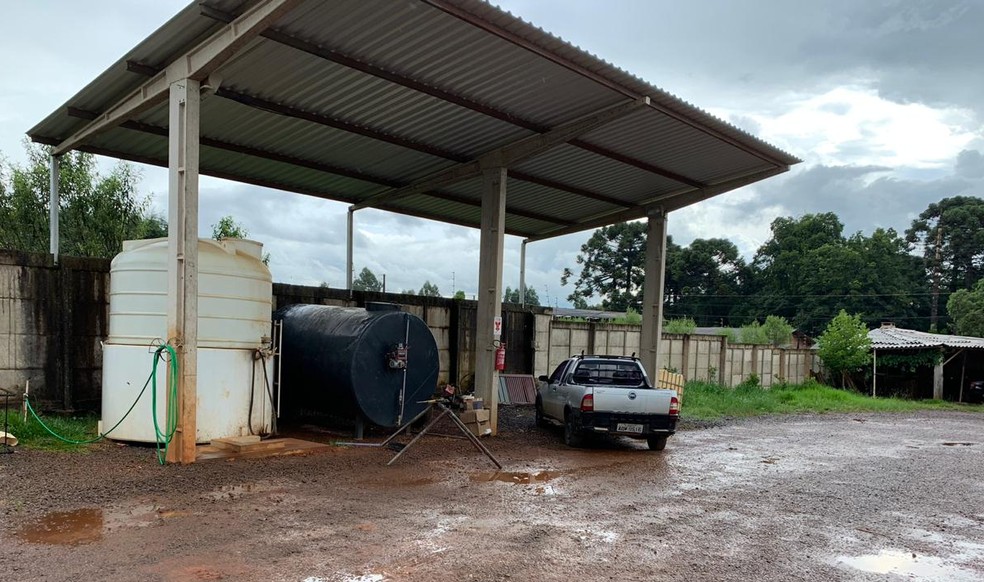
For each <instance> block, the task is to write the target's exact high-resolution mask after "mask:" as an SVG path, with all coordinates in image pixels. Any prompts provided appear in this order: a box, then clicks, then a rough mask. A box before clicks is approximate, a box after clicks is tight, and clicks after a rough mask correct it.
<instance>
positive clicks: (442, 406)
mask: <svg viewBox="0 0 984 582" xmlns="http://www.w3.org/2000/svg"><path fill="white" fill-rule="evenodd" d="M427 403H428V404H430V408H431V409H438V410H440V411H441V413H440V414H438V415H437V416H436V417H435V418H434V420H432V421H430V422H429V423H427V426H425V427H424V429H423V430H422V431H420V432H419V433H417V436H415V437H413V439H411V440H410V442H409V443H407V444H406V446H405V447H403V448H402V449H400V452H398V453H396V454H395V455H393V458H392V459H390V460H389V462H388V463H386V465H387V466H389V465H392V464H393V463H394V462H395V461H396V460H397V459H399V458H400V456H401V455H403V453H405V452H407V449H409V448H410V447H412V446H413V445H414V443H416V442H417V441H418V440H420V437H422V436H424V435H425V434H427V431H429V430H430V429H431V428H433V427H434V425H435V424H437V422H438V421H439V420H441V419H442V418H444V417H445V416H449V417H450V418H451V420H452V421H453V422H454V424H455V426H457V427H458V429H459V430H461V432H462V433H463V434H464V435H465V437H466V438H467V439H468V440H469V441H471V444H472V445H474V446H475V448H476V449H478V450H479V451H481V452H482V453H483V454H484V455H485V456H486V457H488V458H489V460H490V461H492V464H493V465H495V466H496V467H498V468H499V469H502V463H500V462H499V460H498V459H496V458H495V455H493V454H492V451H490V450H489V449H488V447H486V446H485V445H484V444H482V441H480V440H479V439H478V437H477V436H475V435H474V434H472V431H470V430H468V427H467V426H465V423H463V422H461V419H460V418H458V415H457V414H455V413H454V411H452V410H451V409H450V408H448V406H447V404H446V403H445V401H444V400H428V401H427ZM421 416H422V415H421ZM418 418H419V417H418ZM410 424H412V423H408V424H407V425H406V426H410ZM403 428H405V427H401V428H400V430H398V431H397V432H396V433H394V434H393V435H392V436H390V437H389V438H388V439H386V441H383V444H386V443H388V442H389V441H391V440H392V439H393V437H395V436H396V435H397V434H399V433H400V432H402V431H403Z"/></svg>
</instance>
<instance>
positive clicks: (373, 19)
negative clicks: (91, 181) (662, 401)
mask: <svg viewBox="0 0 984 582" xmlns="http://www.w3.org/2000/svg"><path fill="white" fill-rule="evenodd" d="M29 135H30V137H31V138H32V139H33V140H34V141H36V142H39V143H43V144H48V145H50V146H52V155H53V158H52V175H53V177H54V176H56V175H57V171H58V161H57V160H58V156H60V155H61V154H64V153H65V152H67V151H70V150H82V151H88V152H92V153H96V154H102V155H108V156H112V157H117V158H122V159H126V160H132V161H137V162H143V163H149V164H155V165H160V166H166V167H169V168H170V197H169V218H170V220H169V224H170V225H171V227H172V228H171V229H170V233H169V236H170V238H171V243H172V245H171V252H172V261H171V263H170V264H171V268H172V272H171V284H172V288H171V289H170V290H169V292H170V293H171V303H169V305H171V314H170V317H169V330H168V333H169V338H176V339H177V340H179V341H182V342H183V343H184V347H185V349H186V350H191V348H192V347H193V346H194V345H195V341H194V340H195V337H196V336H195V333H196V331H195V330H196V325H197V324H196V322H195V317H194V315H195V313H196V311H197V307H196V305H197V303H196V302H197V288H196V287H195V285H196V282H195V273H196V268H197V267H196V261H197V207H198V173H199V172H200V173H201V174H206V175H211V176H216V177H220V178H226V179H230V180H235V181H238V182H244V183H248V184H255V185H259V186H265V187H271V188H276V189H279V190H285V191H290V192H297V193H301V194H307V195H311V196H316V197H320V198H326V199H330V200H337V201H342V202H346V203H349V204H350V205H351V207H350V212H351V211H355V210H357V209H360V208H367V207H375V208H380V209H384V210H388V211H393V212H398V213H403V214H408V215H412V216H418V217H422V218H427V219H433V220H439V221H443V222H448V223H453V224H458V225H464V226H470V227H476V228H481V229H482V259H481V269H480V275H479V290H480V294H479V297H478V299H479V313H478V320H479V329H478V334H479V337H484V335H483V334H486V333H487V335H488V336H489V337H491V336H492V329H493V319H494V317H495V316H496V315H498V314H499V312H500V309H501V305H500V303H501V280H502V244H503V238H502V237H503V234H513V235H517V236H521V237H524V238H525V239H526V240H525V241H524V244H523V251H524V259H525V249H526V243H527V242H531V241H535V240H542V239H545V238H550V237H554V236H559V235H563V234H569V233H573V232H578V231H581V230H586V229H591V228H597V227H600V226H605V225H608V224H613V223H617V222H624V221H627V220H633V219H639V218H648V219H649V245H648V247H647V253H648V255H647V266H646V271H647V286H646V299H645V303H646V308H645V310H644V314H643V315H644V327H643V342H644V344H645V345H644V349H643V351H644V353H645V354H646V357H647V358H649V359H650V361H649V367H650V368H654V367H655V365H656V364H657V353H658V350H657V349H656V342H658V339H659V331H660V322H661V310H662V302H661V301H660V300H658V299H657V298H659V297H661V296H662V273H663V263H664V261H665V257H664V256H663V248H664V241H665V234H666V215H667V213H668V212H670V211H673V210H675V209H678V208H682V207H684V206H687V205H690V204H694V203H696V202H699V201H701V200H705V199H707V198H710V197H712V196H716V195H718V194H722V193H724V192H727V191H729V190H733V189H735V188H739V187H741V186H744V185H747V184H750V183H753V182H756V181H758V180H762V179H765V178H768V177H770V176H773V175H776V174H779V173H782V172H785V171H787V170H788V169H789V166H790V165H792V164H795V163H797V162H798V161H799V160H798V159H796V158H795V157H793V156H791V155H789V154H787V153H785V152H783V151H781V150H779V149H777V148H775V147H773V146H770V145H769V144H767V143H765V142H763V141H761V140H759V139H756V138H754V137H752V136H750V135H748V134H747V133H745V132H742V131H740V130H738V129H736V128H735V127H733V126H731V125H729V124H727V123H724V122H722V121H721V120H719V119H717V118H714V117H712V116H710V115H708V114H707V113H705V112H703V111H701V110H699V109H697V108H696V107H694V106H692V105H689V104H687V103H685V102H683V101H682V100H680V99H677V98H675V97H673V96H672V95H670V94H669V93H667V92H665V91H663V90H661V89H659V88H657V87H655V86H653V85H650V84H648V83H646V82H644V81H642V80H640V79H638V78H637V77H634V76H632V75H630V74H628V73H626V72H625V71H622V70H620V69H618V68H616V67H615V66H613V65H611V64H609V63H607V62H604V61H602V60H600V59H598V58H597V57H594V56H593V55H590V54H588V53H586V52H584V51H582V50H580V49H578V48H576V47H574V46H572V45H570V44H568V43H566V42H564V41H563V40H561V39H558V38H556V37H554V36H551V35H550V34H548V33H546V32H544V31H543V30H541V29H539V28H536V27H535V26H533V25H531V24H529V23H526V22H524V21H522V20H520V19H518V18H516V17H514V16H512V15H510V14H508V13H505V12H503V11H501V10H499V9H498V8H496V7H494V6H492V5H490V4H487V3H485V2H482V1H479V0H333V1H331V2H322V1H320V0H250V1H244V0H203V1H201V2H197V3H193V4H191V5H189V6H188V7H186V8H185V9H184V10H182V11H181V12H180V13H179V14H178V15H177V16H175V17H174V18H173V19H171V20H170V21H169V22H167V23H166V24H165V25H164V26H162V27H161V28H160V29H158V30H157V31H156V32H154V33H153V34H152V35H150V36H149V37H148V38H147V39H145V40H144V41H143V42H141V43H140V44H139V45H138V46H137V47H135V48H134V49H133V50H131V51H129V52H128V53H127V54H126V55H125V56H124V57H123V58H122V59H120V60H119V61H118V62H116V63H115V64H114V65H112V66H111V67H110V68H109V69H107V70H106V71H105V72H104V73H103V74H101V75H100V76H99V77H97V78H96V79H95V80H94V81H92V82H91V83H90V84H89V85H88V86H86V87H85V88H84V89H82V90H81V91H80V92H79V93H78V94H77V95H75V96H74V97H72V98H71V99H70V100H69V101H68V102H67V103H66V104H65V105H64V106H62V107H60V108H58V109H57V110H56V111H55V112H53V113H52V114H51V115H49V116H48V117H47V118H45V119H44V120H43V121H42V122H41V123H39V124H38V125H36V126H35V127H34V128H32V129H31V130H30V131H29ZM52 183H53V184H55V185H57V180H54V179H53V182H52ZM507 192H508V196H507ZM52 201H53V204H52V212H53V217H55V218H57V217H56V216H55V215H56V214H57V203H56V202H57V188H56V187H53V188H52ZM349 218H350V221H349V225H350V226H349V232H350V241H351V230H352V226H351V214H350V217H349ZM52 224H53V230H52V253H53V254H55V255H56V257H57V230H56V225H57V220H53V221H52ZM350 245H351V242H350ZM348 270H349V276H351V248H350V249H349V269H348ZM521 276H522V275H521ZM521 286H522V283H521ZM487 349H488V350H491V349H492V347H491V343H490V345H489V346H488V347H487ZM191 351H193V350H191ZM480 351H481V348H480ZM185 357H187V358H190V359H191V365H190V371H189V366H188V365H185V366H184V371H183V372H182V376H183V377H184V379H183V380H182V382H188V383H190V385H191V386H192V387H194V382H195V380H194V361H193V360H194V355H193V354H186V355H185ZM489 359H490V358H486V357H484V355H482V354H480V355H479V357H478V360H477V362H476V379H477V380H476V386H477V389H478V391H479V392H486V394H485V395H486V398H487V401H490V402H493V403H494V401H495V394H496V392H497V391H496V389H495V388H496V380H495V377H494V376H495V372H494V370H493V369H492V367H491V366H492V364H491V361H489V362H486V361H485V360H489ZM192 400H193V399H192ZM181 406H182V411H183V412H182V414H183V416H182V418H183V421H184V422H186V423H190V426H191V428H192V429H193V426H194V418H193V417H191V416H188V414H189V413H188V412H187V408H188V406H190V407H191V408H192V410H193V408H194V405H193V402H192V403H190V404H189V401H188V399H182V404H181ZM494 425H495V416H494V406H493V426H494ZM185 432H187V426H186V427H185ZM187 438H192V439H193V436H192V437H187ZM191 445H192V447H193V440H192V441H191ZM185 455H186V456H185V460H187V452H186V453H185Z"/></svg>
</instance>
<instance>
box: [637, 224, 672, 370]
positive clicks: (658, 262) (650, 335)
mask: <svg viewBox="0 0 984 582" xmlns="http://www.w3.org/2000/svg"><path fill="white" fill-rule="evenodd" d="M645 270H646V275H645V276H646V278H645V288H644V290H643V297H642V301H643V304H642V338H641V342H640V346H639V348H640V351H641V353H640V357H641V359H642V365H643V366H644V367H645V368H646V371H647V372H649V377H650V379H652V380H653V382H656V379H657V378H658V377H659V368H660V365H661V364H662V362H661V361H660V355H659V347H660V343H661V342H662V339H663V284H664V279H665V276H664V274H665V272H666V213H665V212H664V211H663V209H662V208H659V209H656V210H654V211H652V212H650V213H649V228H648V229H647V233H646V266H645Z"/></svg>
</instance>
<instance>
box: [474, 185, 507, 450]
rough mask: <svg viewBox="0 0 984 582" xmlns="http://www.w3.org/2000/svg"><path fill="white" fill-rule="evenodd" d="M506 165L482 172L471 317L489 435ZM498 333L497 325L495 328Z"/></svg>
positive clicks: (495, 408) (495, 398)
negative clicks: (474, 311) (475, 287)
mask: <svg viewBox="0 0 984 582" xmlns="http://www.w3.org/2000/svg"><path fill="white" fill-rule="evenodd" d="M506 182H507V180H506V168H504V167H498V168H495V167H493V168H486V169H484V170H483V171H482V229H481V233H480V235H481V249H480V251H479V261H478V295H477V296H476V297H475V299H476V300H477V302H478V306H477V311H478V313H477V314H476V316H475V338H476V339H475V395H476V396H478V397H480V398H484V399H485V402H486V403H488V405H489V409H490V410H491V417H492V418H491V421H492V423H491V424H492V434H493V435H495V434H496V432H497V431H498V422H499V372H497V371H496V369H495V365H494V363H495V349H496V348H497V347H499V346H498V344H499V339H500V336H499V334H497V333H496V330H495V320H496V318H500V319H499V324H500V325H501V324H502V320H501V317H502V249H503V244H504V237H503V234H504V232H503V229H504V228H505V225H506ZM499 331H500V332H501V328H500V330H499Z"/></svg>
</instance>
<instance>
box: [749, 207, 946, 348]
mask: <svg viewBox="0 0 984 582" xmlns="http://www.w3.org/2000/svg"><path fill="white" fill-rule="evenodd" d="M772 230H773V236H772V238H771V239H770V240H768V241H767V242H766V243H765V244H764V245H763V246H762V247H761V248H760V249H759V251H758V253H757V254H756V257H755V261H754V262H753V269H752V272H751V273H750V277H749V279H750V283H749V284H747V285H745V286H744V289H745V291H746V293H748V294H749V295H750V297H749V299H748V300H747V301H746V302H745V306H744V307H743V309H744V315H745V316H746V317H748V318H749V319H751V318H758V317H760V315H761V314H763V313H771V314H773V315H776V316H780V317H785V318H786V319H787V321H789V322H790V323H791V324H792V325H794V326H795V327H796V328H798V329H800V330H802V331H804V332H806V333H808V334H810V335H816V334H818V333H820V332H821V331H822V330H823V325H825V323H826V322H827V321H829V320H830V318H831V317H832V316H833V315H834V314H836V313H837V312H838V311H840V310H841V309H845V310H848V311H850V312H852V313H858V314H859V315H861V318H862V320H863V321H865V322H867V323H869V324H871V325H874V324H877V323H878V322H879V321H880V320H889V321H895V322H898V323H902V324H909V325H910V326H912V327H918V326H919V325H920V324H921V323H922V322H923V321H924V320H923V319H922V318H921V317H922V314H923V313H924V310H925V308H926V305H927V302H926V301H925V298H926V295H925V292H926V289H927V287H926V282H925V276H924V274H923V271H922V269H921V267H920V265H919V259H918V258H917V257H913V256H912V255H911V254H910V253H909V248H910V247H909V244H908V243H907V242H906V241H905V239H903V238H901V237H900V236H899V235H898V233H896V232H895V231H894V230H892V229H888V230H884V229H877V230H875V232H874V233H872V235H871V236H870V237H866V236H864V235H862V234H860V233H858V234H855V235H853V236H851V237H850V238H844V237H843V236H842V234H841V230H842V227H841V224H840V221H839V220H838V219H837V217H836V216H835V215H834V214H831V213H827V214H821V215H806V216H803V217H801V218H799V219H793V218H780V219H777V220H776V221H774V222H773V224H772Z"/></svg>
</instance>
